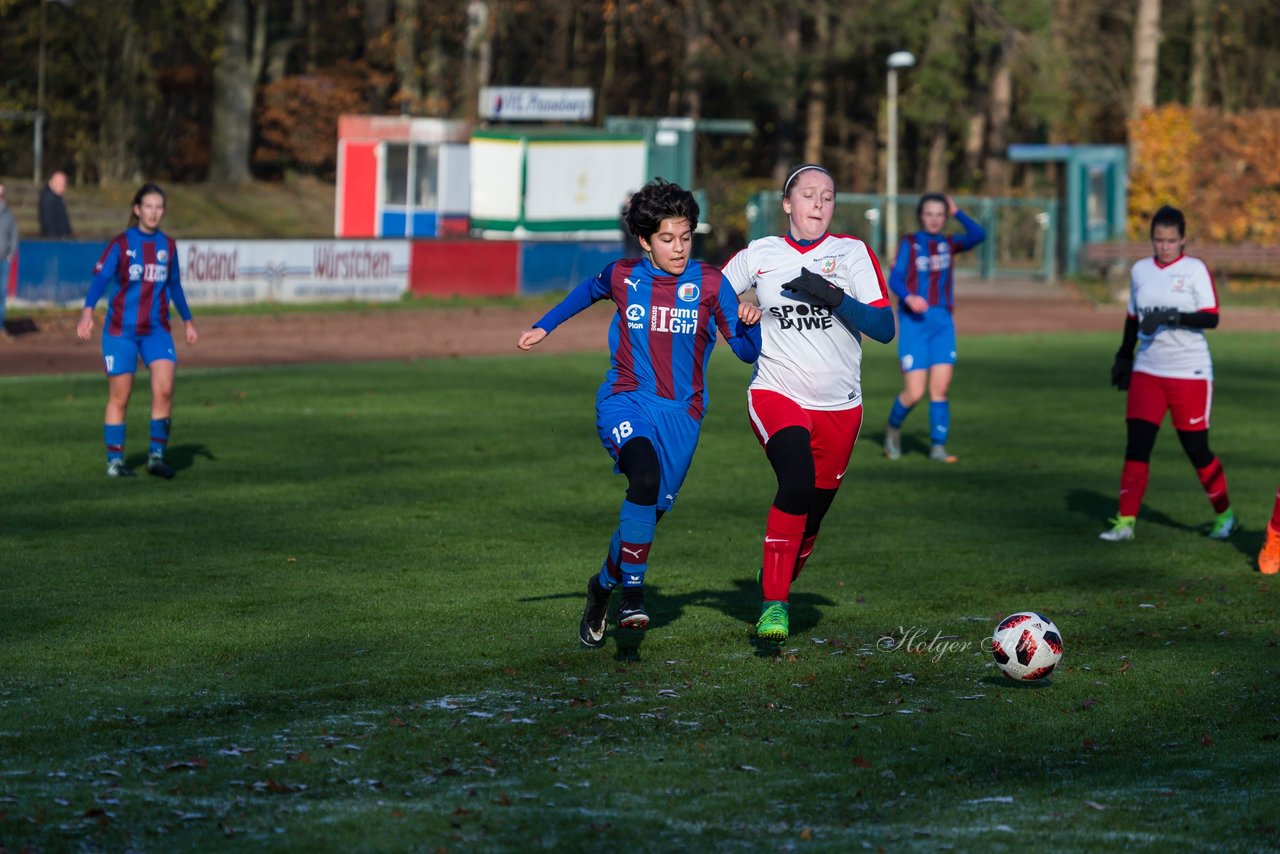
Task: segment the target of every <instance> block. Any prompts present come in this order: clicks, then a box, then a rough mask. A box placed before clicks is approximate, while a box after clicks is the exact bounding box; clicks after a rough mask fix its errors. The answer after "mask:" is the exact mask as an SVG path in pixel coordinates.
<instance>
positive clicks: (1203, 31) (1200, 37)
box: [1187, 0, 1213, 107]
mask: <svg viewBox="0 0 1280 854" xmlns="http://www.w3.org/2000/svg"><path fill="white" fill-rule="evenodd" d="M1212 38H1213V2H1212V0H1194V4H1193V6H1192V9H1191V80H1190V83H1189V86H1188V89H1189V91H1188V92H1187V101H1188V103H1190V105H1191V106H1193V107H1203V106H1204V105H1205V104H1206V103H1207V101H1208V98H1207V97H1206V94H1205V93H1206V90H1207V89H1208V80H1209V42H1210V40H1211V39H1212Z"/></svg>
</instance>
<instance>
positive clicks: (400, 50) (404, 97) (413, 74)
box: [395, 0, 422, 113]
mask: <svg viewBox="0 0 1280 854" xmlns="http://www.w3.org/2000/svg"><path fill="white" fill-rule="evenodd" d="M420 28H421V24H420V21H419V19H418V2H417V0H396V22H395V67H396V83H397V86H396V90H397V91H396V97H395V100H396V102H397V103H398V104H399V105H400V109H401V111H402V112H405V113H409V112H413V111H414V110H416V109H417V108H418V105H419V102H421V101H422V80H421V76H420V74H419V71H418V32H419V30H420Z"/></svg>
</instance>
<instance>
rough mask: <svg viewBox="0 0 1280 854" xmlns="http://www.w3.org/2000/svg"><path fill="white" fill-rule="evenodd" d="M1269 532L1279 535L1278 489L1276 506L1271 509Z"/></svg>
mask: <svg viewBox="0 0 1280 854" xmlns="http://www.w3.org/2000/svg"><path fill="white" fill-rule="evenodd" d="M1271 530H1273V531H1276V532H1277V533H1280V489H1277V490H1276V506H1275V507H1272V508H1271Z"/></svg>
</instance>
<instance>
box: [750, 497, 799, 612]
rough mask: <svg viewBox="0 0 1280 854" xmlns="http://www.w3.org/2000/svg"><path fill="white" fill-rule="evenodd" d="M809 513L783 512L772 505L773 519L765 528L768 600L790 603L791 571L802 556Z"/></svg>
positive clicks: (764, 584) (763, 583)
mask: <svg viewBox="0 0 1280 854" xmlns="http://www.w3.org/2000/svg"><path fill="white" fill-rule="evenodd" d="M807 518H808V516H797V515H795V514H794V513H783V512H782V511H781V510H779V509H778V508H777V507H770V508H769V521H768V522H767V523H766V524H765V528H764V572H763V573H762V576H761V586H762V587H763V588H764V598H765V601H767V602H786V601H787V597H788V595H789V594H790V592H791V573H792V572H793V571H794V570H795V566H796V558H798V557H799V555H800V542H801V540H802V539H803V538H804V523H805V520H806V519H807Z"/></svg>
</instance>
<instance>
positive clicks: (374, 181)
mask: <svg viewBox="0 0 1280 854" xmlns="http://www.w3.org/2000/svg"><path fill="white" fill-rule="evenodd" d="M469 134H470V125H469V124H468V123H467V122H464V121H456V120H449V119H429V118H411V117H408V116H403V117H402V116H359V115H347V116H340V117H339V118H338V176H337V177H338V180H337V198H336V200H335V204H334V225H333V233H334V235H335V236H337V237H365V238H367V237H397V238H404V237H442V236H465V235H466V234H467V231H468V227H469V224H468V214H469V210H470V204H471V185H470V175H471V169H470V150H469V148H468V145H467V138H468V136H469Z"/></svg>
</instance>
